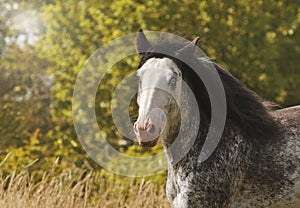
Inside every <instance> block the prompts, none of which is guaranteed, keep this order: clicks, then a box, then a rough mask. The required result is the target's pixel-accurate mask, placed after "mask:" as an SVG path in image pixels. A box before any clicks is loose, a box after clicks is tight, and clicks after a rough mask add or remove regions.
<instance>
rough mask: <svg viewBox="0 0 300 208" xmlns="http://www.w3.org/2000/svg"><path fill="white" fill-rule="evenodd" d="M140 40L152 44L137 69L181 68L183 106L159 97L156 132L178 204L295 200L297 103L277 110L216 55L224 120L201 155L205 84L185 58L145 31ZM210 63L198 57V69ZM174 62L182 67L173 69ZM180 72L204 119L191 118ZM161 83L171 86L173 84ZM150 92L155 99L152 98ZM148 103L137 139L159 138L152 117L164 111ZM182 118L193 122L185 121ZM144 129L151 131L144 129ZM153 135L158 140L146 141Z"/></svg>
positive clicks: (299, 178)
mask: <svg viewBox="0 0 300 208" xmlns="http://www.w3.org/2000/svg"><path fill="white" fill-rule="evenodd" d="M145 41H146V43H145ZM194 43H197V41H195V42H194ZM141 47H147V50H149V52H148V53H143V54H141V55H142V63H141V64H140V65H141V69H139V70H140V71H150V72H151V71H155V72H156V73H157V74H156V75H155V76H153V78H152V80H153V82H154V83H156V82H162V81H163V79H161V78H159V76H160V75H161V74H160V73H158V71H159V70H158V68H159V67H160V68H164V69H165V70H169V73H171V72H174V74H175V75H178V76H177V78H176V82H177V85H174V86H173V87H174V89H175V91H177V92H178V88H181V89H182V91H181V94H180V95H178V93H177V94H176V93H175V95H177V96H180V100H181V101H180V103H179V105H178V106H177V105H176V104H175V102H172V100H169V101H168V99H165V101H163V100H164V99H159V100H161V102H162V103H161V105H160V108H161V109H162V110H161V112H165V115H166V116H162V117H163V118H164V119H163V122H161V123H165V125H164V130H163V132H162V133H161V134H160V136H159V137H160V139H161V140H162V142H163V145H164V148H165V152H166V156H167V159H168V162H169V166H168V178H167V185H166V191H167V196H168V199H169V201H170V202H171V204H172V205H173V207H174V208H194V207H195V208H200V207H203V208H210V207H216V208H218V207H220V208H229V207H245V208H247V207H271V206H277V205H278V203H281V204H284V205H285V206H283V207H296V204H295V203H296V202H297V200H298V199H297V197H298V198H299V197H300V106H298V107H294V108H289V109H282V110H277V111H272V110H270V109H269V108H268V107H267V106H266V105H265V104H264V103H263V102H262V101H261V100H260V98H259V97H258V96H257V95H256V94H255V93H253V92H252V91H250V90H249V89H248V88H246V87H245V86H244V85H243V84H242V83H241V82H239V81H238V80H237V79H235V78H234V77H233V76H232V75H230V74H229V73H228V72H226V71H225V70H223V69H222V68H221V67H219V66H218V65H217V64H214V63H211V64H213V65H214V66H215V67H216V69H217V71H218V73H219V74H220V77H221V79H222V81H223V84H224V89H225V92H226V99H227V109H228V110H227V111H228V112H227V121H226V125H225V128H224V131H223V134H222V138H221V140H220V142H219V144H218V146H217V148H216V149H215V151H214V152H213V153H212V154H211V156H210V157H209V158H208V159H207V160H205V161H204V162H199V160H198V158H199V156H200V152H201V149H202V147H203V144H204V142H205V140H206V136H207V133H208V131H209V126H210V120H211V116H212V115H211V113H210V108H209V105H210V103H209V97H208V94H207V92H206V91H205V86H204V85H203V83H202V82H201V79H199V78H198V77H197V76H196V75H195V74H193V71H192V70H191V69H189V67H187V66H186V65H184V64H183V63H180V62H178V60H176V59H173V58H172V57H164V56H163V55H161V54H155V53H152V52H151V48H153V47H155V46H151V44H150V43H149V42H147V40H146V38H145V36H144V34H143V33H142V32H141V33H140V34H139V36H138V38H137V50H138V51H139V50H140V49H141ZM164 47H168V46H164ZM170 47H171V46H170ZM143 50H144V49H143ZM144 51H145V50H144ZM189 51H191V50H189ZM181 52H182V51H181ZM191 58H192V56H191ZM166 59H168V60H167V61H166ZM148 61H150V62H151V63H156V64H155V65H153V64H151V65H152V66H153V67H152V69H151V67H147V62H148ZM196 61H197V60H196ZM172 62H173V63H172ZM145 63H146V64H145ZM148 63H149V62H148ZM197 63H198V62H197ZM205 64H206V63H204V62H201V61H200V62H199V65H202V68H201V67H200V68H201V69H199V70H207V69H206V68H205ZM143 65H144V66H145V67H143ZM174 65H176V66H177V67H178V68H176V70H175V71H174ZM156 66H159V67H158V68H157V67H156ZM153 68H155V70H153ZM171 68H172V69H171ZM178 69H180V72H178ZM162 74H163V73H162ZM164 74H166V73H164ZM147 77H148V76H143V75H140V76H139V79H140V82H145V80H147ZM181 77H182V80H184V81H185V82H186V83H187V85H188V87H190V88H191V90H192V92H193V93H194V95H195V96H196V101H197V104H198V110H199V112H200V113H201V120H200V127H199V126H195V125H198V124H197V122H196V120H195V118H194V110H195V109H194V108H192V107H191V105H192V100H191V98H190V96H188V95H187V94H188V93H186V92H187V91H186V90H185V87H186V86H184V85H181V84H179V83H180V79H179V78H181ZM166 80H169V79H166ZM179 86H180V87H179ZM164 87H165V88H166V91H168V90H170V89H171V88H172V85H170V86H169V85H165V86H164ZM140 90H141V89H140ZM141 91H142V90H141ZM144 93H146V92H144ZM159 93H160V95H161V96H162V97H168V95H167V94H161V93H163V92H159ZM143 96H144V97H146V98H147V99H145V100H143V99H140V100H139V106H149V103H148V105H147V102H154V101H151V99H152V100H155V93H154V91H151V94H149V96H147V95H143ZM140 97H141V95H140ZM149 97H150V98H151V99H148V98H149ZM157 106H158V105H156V107H157ZM165 106H167V107H165ZM147 111H148V112H146V111H143V115H142V117H143V118H144V119H141V118H140V117H139V119H138V121H137V122H136V123H135V132H136V135H137V137H138V140H139V143H140V144H142V145H145V146H153V145H155V144H156V141H157V139H156V137H157V133H152V131H151V129H152V127H153V126H155V124H153V123H151V121H152V120H155V118H156V117H157V118H159V116H158V115H159V112H158V113H153V110H151V109H148V110H147ZM180 111H183V114H181V115H180V114H179V113H178V112H180ZM154 114H155V115H154ZM139 116H140V115H139ZM182 120H189V121H190V122H187V123H182V122H181V121H182ZM148 123H150V124H149V125H148ZM195 123H196V124H195ZM193 125H194V126H193ZM139 126H141V128H139ZM196 127H199V130H198V133H197V135H196V140H195V141H194V143H193V144H192V147H191V148H190V149H189V151H188V152H187V153H186V154H185V155H184V156H183V157H182V159H181V160H180V161H178V162H175V163H174V162H173V160H174V158H175V157H176V156H177V155H178V152H184V150H185V146H186V144H185V142H187V143H188V141H189V140H190V138H189V137H190V135H189V131H190V129H194V128H196ZM157 128H158V126H155V128H154V129H157ZM179 130H180V131H183V132H184V133H183V135H185V136H186V139H183V140H181V141H180V142H181V143H179V144H180V145H178V146H177V147H178V151H177V150H175V151H174V150H173V151H170V148H169V147H170V146H171V145H172V143H173V142H174V140H175V139H176V137H177V135H178V132H179ZM153 132H154V131H153ZM142 134H144V135H147V136H141V135H142ZM149 138H153V140H155V141H154V142H149V141H148V140H149ZM176 154H177V155H176ZM298 206H299V204H298Z"/></svg>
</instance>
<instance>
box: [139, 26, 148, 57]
mask: <svg viewBox="0 0 300 208" xmlns="http://www.w3.org/2000/svg"><path fill="white" fill-rule="evenodd" d="M150 48H151V44H150V43H149V41H148V40H147V38H146V36H145V34H144V32H143V30H142V29H140V30H139V31H138V33H137V36H136V40H135V49H136V51H137V52H138V53H139V54H140V55H143V54H144V53H145V52H146V51H148V50H149V49H150Z"/></svg>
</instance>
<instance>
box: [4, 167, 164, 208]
mask: <svg viewBox="0 0 300 208" xmlns="http://www.w3.org/2000/svg"><path fill="white" fill-rule="evenodd" d="M109 177H110V178H109ZM0 207H1V208H19V207H20V208H21V207H22V208H23V207H28V208H31V207H33V208H35V207H42V208H48V207H49V208H50V207H51V208H54V207H59V208H61V207H64V208H68V207H70V208H71V207H72V208H73V207H75V208H76V207H78V208H79V207H80V208H83V207H101V208H102V207H108V208H110V207H112V208H118V207H121V208H127V207H128V208H129V207H130V208H132V207H150V208H151V207H155V208H159V207H164V208H169V207H170V206H169V203H168V201H167V198H166V195H165V187H164V185H157V184H156V183H153V182H151V181H146V180H144V179H134V178H123V179H122V180H121V179H119V178H118V177H116V176H113V175H110V176H109V175H108V174H107V173H104V172H103V171H102V172H92V171H88V170H75V171H74V170H73V171H70V170H64V171H62V172H61V173H57V172H56V171H53V170H50V171H48V172H45V173H44V174H43V175H42V176H37V175H33V174H31V173H29V172H28V171H27V170H25V171H22V172H19V173H17V172H13V173H11V174H9V175H4V174H1V173H0Z"/></svg>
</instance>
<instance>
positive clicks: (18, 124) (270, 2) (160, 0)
mask: <svg viewBox="0 0 300 208" xmlns="http://www.w3.org/2000/svg"><path fill="white" fill-rule="evenodd" d="M299 25H300V1H295V0H277V1H274V0H257V1H248V0H239V1H233V0H225V1H224V0H185V1H179V0H175V1H174V0H172V1H171V0H135V1H134V0H116V1H108V0H79V1H71V0H64V1H60V0H31V1H23V0H0V86H1V87H0V168H1V174H2V175H3V177H4V176H8V177H11V176H10V174H12V172H14V171H15V172H22V171H24V170H26V171H28V174H34V175H42V174H43V173H44V172H47V171H48V172H49V170H50V169H51V170H53V168H55V171H54V172H57V173H58V174H59V173H61V172H63V171H64V170H72V171H74V172H76V170H78V169H80V170H89V171H92V172H99V171H100V172H101V171H102V173H101V174H102V176H101V177H102V179H103V180H104V181H108V182H107V183H111V182H110V181H113V182H112V183H111V184H112V187H116V186H113V185H115V184H116V183H117V182H116V181H118V180H120V181H126V180H127V179H125V178H122V177H120V178H117V179H116V176H114V175H113V174H110V173H103V171H104V170H101V167H99V166H98V165H96V164H95V163H94V162H93V161H92V160H91V159H90V158H89V157H88V156H87V155H86V153H85V152H84V151H83V149H82V148H81V145H80V142H79V140H78V138H77V136H76V133H75V131H74V127H73V122H72V94H73V87H74V84H75V79H76V76H77V74H78V72H79V71H80V69H81V68H82V67H83V65H84V63H85V62H86V60H87V59H88V57H90V56H91V55H92V54H93V53H94V52H95V51H96V50H97V49H98V48H99V47H101V46H102V45H104V44H105V43H107V42H109V41H110V40H112V39H114V38H117V37H120V36H122V35H126V34H129V33H134V32H137V31H138V29H140V28H142V29H144V30H154V31H164V32H171V33H175V34H177V35H180V36H184V37H185V38H187V39H189V40H192V39H193V38H195V37H196V36H200V37H201V42H200V44H199V46H200V48H201V49H202V50H203V51H204V52H205V53H206V54H207V55H208V56H209V57H210V58H212V59H214V60H216V62H218V63H219V64H220V65H222V66H223V67H224V68H225V69H227V70H228V71H230V72H231V73H232V74H233V75H234V76H236V77H237V78H238V79H240V80H241V81H242V82H243V83H245V84H246V85H247V86H248V87H249V88H250V89H252V90H254V91H255V92H257V93H258V94H259V95H260V96H261V97H262V98H263V99H265V100H268V101H273V102H276V103H278V104H279V105H280V106H282V107H288V106H293V105H297V104H300V58H299V57H300V27H299ZM138 60H139V57H138V56H132V57H128V58H127V59H126V60H124V61H123V62H122V63H120V64H118V66H116V67H115V68H116V70H110V72H109V73H108V74H107V75H106V77H105V82H104V83H105V84H104V85H101V86H100V87H99V90H98V94H97V98H96V112H97V118H98V124H99V126H101V127H102V130H103V132H104V133H105V136H106V138H107V140H108V141H109V142H110V143H111V144H112V145H113V146H114V147H115V148H116V149H118V150H119V151H121V152H125V153H128V154H131V155H135V154H141V155H143V154H155V153H157V152H159V151H161V147H160V146H158V147H156V148H154V149H152V150H148V149H142V148H140V147H137V146H136V145H135V144H134V143H133V142H130V141H127V140H126V139H125V138H123V137H122V135H120V133H119V132H118V131H117V129H116V128H115V126H114V124H113V121H112V119H111V114H110V113H111V107H110V106H111V105H110V99H111V96H112V92H113V90H114V88H115V87H116V85H117V84H118V83H120V81H121V80H122V79H123V78H124V77H125V76H126V75H128V73H130V72H133V71H135V70H136V69H137V65H138ZM129 111H130V112H131V113H132V114H133V115H134V114H135V113H134V111H135V109H134V108H132V109H129ZM1 161H2V162H1ZM24 180H25V179H24ZM40 180H41V179H40V178H39V177H37V179H36V180H35V181H40ZM78 180H79V179H78ZM103 180H102V181H103ZM137 180H138V179H137ZM143 180H144V179H143ZM146 180H149V181H150V182H149V183H150V185H149V184H146V185H147V186H151V188H149V191H150V192H151V193H154V195H153V200H152V201H153V203H156V204H157V203H158V201H157V200H165V199H164V198H163V197H162V198H163V199H157V198H156V199H155V200H154V198H155V197H158V196H160V197H161V196H162V195H161V192H160V191H161V189H162V191H163V189H164V188H162V187H161V184H163V183H164V180H165V173H162V174H160V175H158V176H156V177H153V178H152V179H146ZM94 182H95V184H96V185H97V184H98V186H99V187H100V185H99V182H97V181H94ZM105 183H106V182H105ZM118 183H119V182H118ZM128 183H129V184H131V185H134V184H136V183H138V184H139V186H138V187H142V188H143V187H144V186H141V184H142V185H143V184H145V183H146V182H144V181H142V182H141V181H139V182H137V181H135V182H132V180H130V182H128ZM0 184H1V182H0ZM153 184H156V185H157V184H158V188H157V189H156V188H155V187H156V185H153ZM96 187H97V186H96ZM99 187H98V189H97V190H98V191H99ZM116 190H117V191H116V195H120V193H123V194H125V195H124V198H121V199H120V200H119V202H118V203H122V202H124V201H126V200H128V197H126V196H127V195H126V194H129V193H128V192H127V191H126V190H127V188H126V187H125V188H124V190H123V189H122V190H119V189H116ZM139 190H140V189H139V188H137V191H139ZM147 190H148V189H147ZM104 191H106V188H104ZM103 193H104V192H103ZM0 196H1V194H0ZM122 196H123V195H122ZM129 198H130V197H129ZM105 199H107V200H111V198H110V197H108V196H107V197H106V198H105ZM127 202H128V201H127ZM128 203H129V202H128ZM132 203H133V204H134V203H136V202H132ZM164 203H165V202H160V203H159V204H164ZM0 204H1V203H0ZM129 204H130V203H129ZM70 206H71V205H70ZM86 206H87V205H86ZM105 206H106V205H105ZM109 206H110V205H109V204H108V205H107V206H106V207H109ZM111 206H114V207H116V206H117V207H118V205H117V204H112V205H111ZM133 206H135V207H138V206H139V205H136V204H135V205H132V206H131V207H133ZM143 206H144V205H143ZM147 206H148V207H151V206H152V205H147ZM165 206H167V205H162V207H165ZM119 207H123V206H119ZM153 207H155V206H154V205H153Z"/></svg>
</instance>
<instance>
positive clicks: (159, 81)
mask: <svg viewBox="0 0 300 208" xmlns="http://www.w3.org/2000/svg"><path fill="white" fill-rule="evenodd" d="M137 76H138V78H139V93H138V98H137V103H138V105H139V116H138V119H137V121H136V122H135V123H134V132H135V134H136V137H137V139H138V142H139V144H140V145H141V146H147V147H153V146H155V145H156V143H157V141H158V139H159V137H160V135H161V133H162V131H163V130H164V127H165V125H166V120H167V116H168V115H167V114H169V113H170V112H169V110H170V109H171V107H172V105H176V101H175V100H174V98H175V99H176V100H178V98H179V96H180V93H181V71H180V70H179V68H178V67H177V65H176V64H175V63H174V62H173V61H172V60H171V59H169V58H151V59H149V60H147V61H146V63H145V64H144V65H143V66H142V67H141V68H140V69H139V70H138V72H137Z"/></svg>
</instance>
